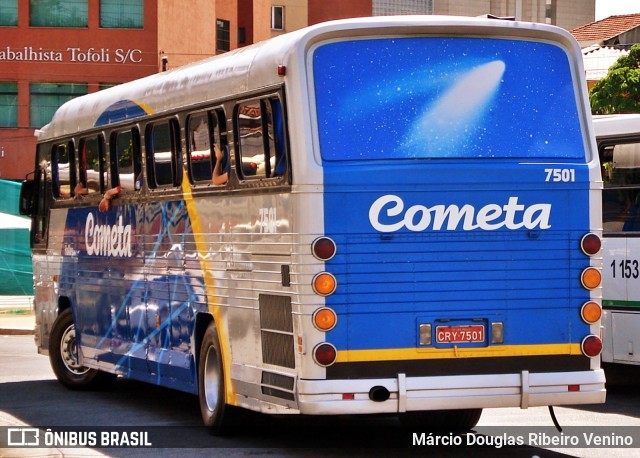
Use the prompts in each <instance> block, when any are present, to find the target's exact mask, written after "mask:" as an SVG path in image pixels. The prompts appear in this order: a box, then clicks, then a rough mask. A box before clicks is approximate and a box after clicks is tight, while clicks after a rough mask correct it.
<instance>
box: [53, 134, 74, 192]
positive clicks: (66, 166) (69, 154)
mask: <svg viewBox="0 0 640 458" xmlns="http://www.w3.org/2000/svg"><path fill="white" fill-rule="evenodd" d="M51 162H52V165H53V170H52V172H53V183H54V184H53V189H54V193H55V197H57V198H61V199H64V198H68V197H72V196H73V195H74V194H73V192H74V187H75V183H76V174H75V162H74V151H73V143H72V142H67V143H60V144H57V145H54V146H53V147H52V149H51Z"/></svg>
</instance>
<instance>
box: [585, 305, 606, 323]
mask: <svg viewBox="0 0 640 458" xmlns="http://www.w3.org/2000/svg"><path fill="white" fill-rule="evenodd" d="M580 316H581V317H582V319H583V320H584V322H585V323H589V324H593V323H595V322H597V321H598V320H599V319H600V317H601V316H602V308H601V307H600V305H599V304H598V303H596V302H592V301H589V302H585V304H584V305H583V306H582V309H580Z"/></svg>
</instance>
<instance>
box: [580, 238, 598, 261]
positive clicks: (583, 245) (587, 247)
mask: <svg viewBox="0 0 640 458" xmlns="http://www.w3.org/2000/svg"><path fill="white" fill-rule="evenodd" d="M600 248H602V240H600V237H598V236H597V235H596V234H593V233H589V234H587V235H585V236H584V237H582V240H580V249H582V252H583V253H584V254H586V255H587V256H593V255H595V254H596V253H597V252H598V251H600Z"/></svg>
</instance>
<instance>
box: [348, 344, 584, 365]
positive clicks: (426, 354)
mask: <svg viewBox="0 0 640 458" xmlns="http://www.w3.org/2000/svg"><path fill="white" fill-rule="evenodd" d="M581 354H582V351H581V350H580V344H546V345H503V346H492V347H480V348H459V347H458V348H420V349H416V348H393V349H391V348H389V349H380V350H343V351H338V358H337V360H336V362H338V363H359V362H369V361H405V360H421V359H456V358H486V357H506V356H551V355H581Z"/></svg>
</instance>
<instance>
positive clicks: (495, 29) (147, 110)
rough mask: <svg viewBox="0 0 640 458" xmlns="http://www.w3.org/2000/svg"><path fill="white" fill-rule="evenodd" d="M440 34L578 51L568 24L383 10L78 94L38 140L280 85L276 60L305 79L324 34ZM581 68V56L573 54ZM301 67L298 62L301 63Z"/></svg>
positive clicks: (333, 36)
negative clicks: (308, 58) (307, 60)
mask: <svg viewBox="0 0 640 458" xmlns="http://www.w3.org/2000/svg"><path fill="white" fill-rule="evenodd" d="M372 35H374V36H376V35H380V36H393V35H439V36H456V35H461V36H494V37H496V36H497V37H514V38H525V39H527V38H529V39H540V40H550V41H554V42H557V43H560V44H562V45H563V46H564V47H565V48H567V49H569V50H570V51H571V52H572V53H573V54H574V55H578V56H579V55H580V53H579V47H578V45H577V43H576V42H575V40H574V39H573V37H572V36H571V35H570V34H569V33H568V32H567V31H565V30H563V29H561V28H558V27H555V26H550V25H545V24H537V23H536V24H532V23H524V22H516V21H504V20H496V19H487V18H471V17H459V16H455V17H454V16H378V17H367V18H356V19H345V20H339V21H331V22H325V23H321V24H316V25H313V26H310V27H307V28H304V29H300V30H297V31H294V32H291V33H287V34H284V35H280V36H278V37H275V38H272V39H269V40H265V41H262V42H259V43H256V44H254V45H251V46H247V47H245V48H239V49H237V50H234V51H231V52H228V53H225V54H221V55H218V56H214V57H211V58H208V59H205V60H202V61H198V62H195V63H192V64H189V65H186V66H183V67H179V68H176V69H172V70H169V71H166V72H161V73H156V74H153V75H150V76H147V77H145V78H141V79H138V80H134V81H131V82H128V83H124V84H121V85H118V86H115V87H112V88H109V89H104V90H102V91H99V92H95V93H91V94H87V95H84V96H81V97H77V98H75V99H72V100H70V101H68V102H67V103H65V104H64V105H62V106H61V107H60V108H59V109H58V110H57V111H56V113H55V114H54V116H53V119H52V121H51V122H50V123H49V124H47V125H46V126H44V127H43V128H42V129H39V130H38V131H37V136H38V140H39V141H40V142H42V141H46V140H48V139H51V138H56V137H61V136H66V135H72V134H75V133H77V132H81V131H85V130H89V129H92V128H94V127H98V126H101V125H108V124H114V123H117V122H121V121H124V120H128V119H132V118H137V117H140V116H144V115H151V114H161V113H163V112H169V111H171V110H174V109H177V108H180V107H187V106H191V105H195V104H198V103H203V102H206V101H215V100H224V99H225V98H228V97H232V96H234V95H237V94H240V93H244V92H247V91H250V90H256V89H260V88H267V87H270V86H276V85H279V84H282V81H283V77H282V76H279V75H278V66H280V65H284V66H285V67H287V77H288V78H289V77H293V78H295V77H298V78H301V79H300V84H302V83H303V81H304V78H306V76H305V73H304V70H303V71H302V72H300V71H297V70H296V69H295V68H294V67H295V65H294V64H295V63H296V62H300V61H301V60H300V59H302V58H303V56H304V53H305V51H306V50H307V49H309V47H310V46H312V45H313V44H314V43H316V42H318V41H320V40H325V39H337V38H341V37H358V36H372ZM572 63H573V65H574V66H576V67H577V68H576V71H578V72H582V67H581V65H582V63H581V61H579V60H578V59H572ZM298 65H299V66H300V67H304V66H301V65H300V64H298Z"/></svg>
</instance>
